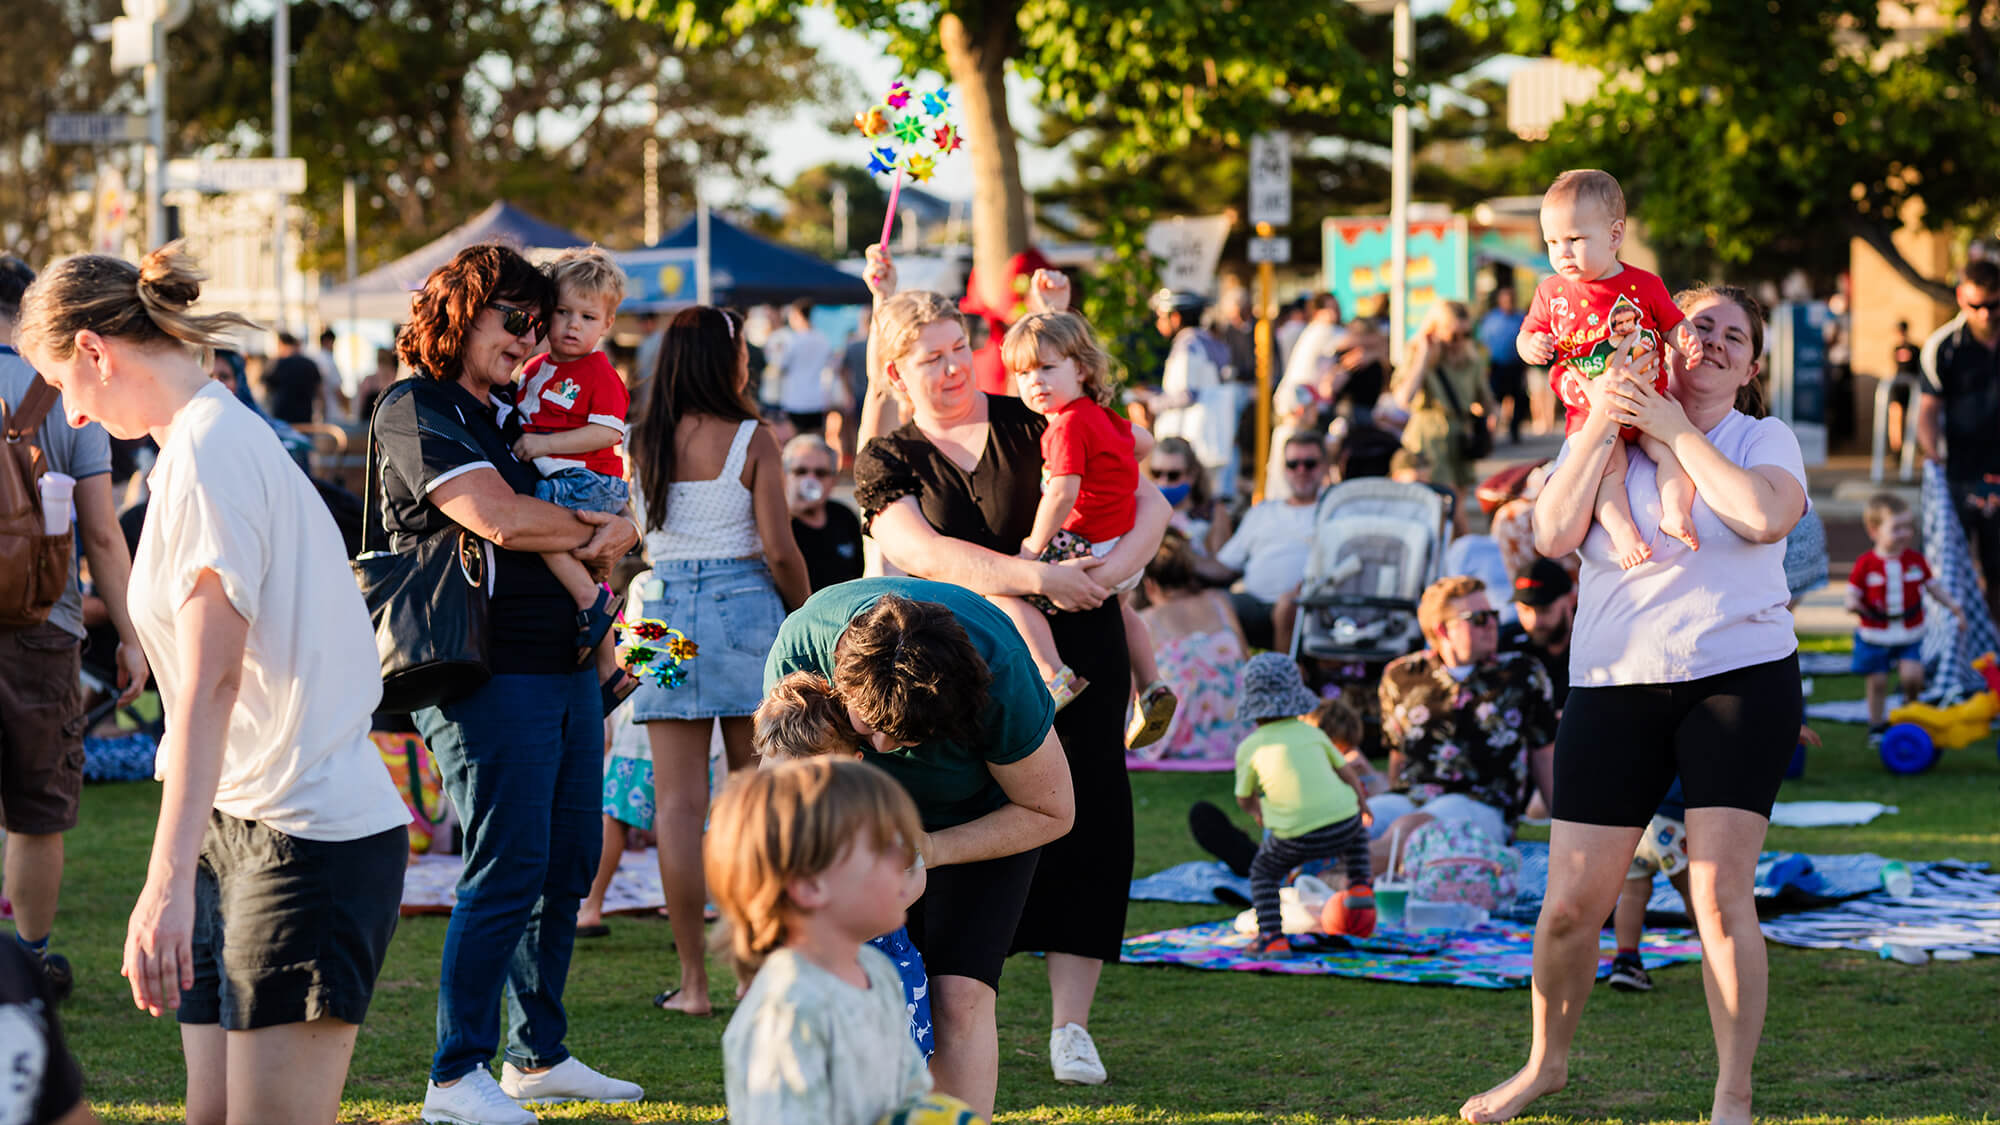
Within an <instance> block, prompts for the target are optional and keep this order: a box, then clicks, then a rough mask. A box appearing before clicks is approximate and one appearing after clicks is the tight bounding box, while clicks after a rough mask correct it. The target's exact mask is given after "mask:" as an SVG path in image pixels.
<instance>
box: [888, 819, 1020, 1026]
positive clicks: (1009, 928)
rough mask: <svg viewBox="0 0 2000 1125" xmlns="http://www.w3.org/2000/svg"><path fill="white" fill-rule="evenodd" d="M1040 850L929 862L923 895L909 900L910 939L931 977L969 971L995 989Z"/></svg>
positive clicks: (976, 978)
mask: <svg viewBox="0 0 2000 1125" xmlns="http://www.w3.org/2000/svg"><path fill="white" fill-rule="evenodd" d="M1041 854H1042V850H1041V849H1040V848H1036V849H1034V850H1033V851H1026V852H1022V853H1021V854H1019V855H1008V856H1001V857H1000V858H999V859H987V860H981V861H980V862H978V863H961V864H955V865H953V866H950V867H934V868H932V869H931V870H930V872H929V880H928V882H926V883H925V885H924V897H922V898H920V899H918V900H917V901H916V902H915V903H914V904H912V905H911V906H910V918H909V927H910V944H912V945H914V946H916V947H917V952H919V953H922V954H923V955H924V971H925V972H927V973H929V974H930V976H931V977H932V978H933V979H935V978H937V977H971V978H972V979H973V980H976V981H979V982H981V983H982V984H984V985H986V986H987V987H988V988H991V989H993V990H994V991H996V992H998V991H999V990H1000V967H1001V966H1002V965H1004V964H1005V963H1006V961H1007V951H1008V950H1009V949H1010V948H1011V947H1012V946H1013V944H1014V929H1015V927H1017V926H1019V925H1020V924H1021V911H1022V909H1023V908H1024V907H1025V906H1026V905H1027V903H1028V885H1029V884H1030V883H1032V882H1033V881H1034V878H1035V862H1036V860H1038V859H1039V858H1040V857H1041Z"/></svg>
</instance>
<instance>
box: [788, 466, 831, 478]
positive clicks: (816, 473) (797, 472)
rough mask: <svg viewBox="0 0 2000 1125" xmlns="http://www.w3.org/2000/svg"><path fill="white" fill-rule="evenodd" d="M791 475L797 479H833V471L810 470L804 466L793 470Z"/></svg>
mask: <svg viewBox="0 0 2000 1125" xmlns="http://www.w3.org/2000/svg"><path fill="white" fill-rule="evenodd" d="M791 474H792V475H793V476H795V477H819V478H820V479H821V480H831V479H832V478H833V470H832V469H808V468H806V467H804V466H802V465H801V466H798V467H796V468H794V469H792V470H791Z"/></svg>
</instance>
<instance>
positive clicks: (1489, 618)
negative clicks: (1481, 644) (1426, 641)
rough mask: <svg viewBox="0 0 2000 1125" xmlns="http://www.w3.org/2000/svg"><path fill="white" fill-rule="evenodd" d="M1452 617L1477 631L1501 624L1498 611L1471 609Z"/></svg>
mask: <svg viewBox="0 0 2000 1125" xmlns="http://www.w3.org/2000/svg"><path fill="white" fill-rule="evenodd" d="M1452 616H1454V617H1456V618H1457V619H1458V620H1460V621H1463V622H1465V623H1466V624H1467V625H1470V626H1472V627H1473V628H1475V629H1478V628H1481V627H1482V626H1486V625H1497V624H1499V623H1500V611H1499V610H1497V609H1469V610H1466V611H1465V612H1464V613H1457V614H1453V615H1452Z"/></svg>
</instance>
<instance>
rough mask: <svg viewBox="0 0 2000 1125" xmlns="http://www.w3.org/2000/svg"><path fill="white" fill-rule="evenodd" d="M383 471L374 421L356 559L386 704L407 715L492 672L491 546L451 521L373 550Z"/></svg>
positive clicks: (474, 686)
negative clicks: (406, 542) (403, 543)
mask: <svg viewBox="0 0 2000 1125" xmlns="http://www.w3.org/2000/svg"><path fill="white" fill-rule="evenodd" d="M404 393H406V394H407V393H409V392H407V391H405V392H404ZM379 474H380V469H379V467H378V465H377V463H376V447H375V432H374V427H373V426H372V425H371V426H370V427H369V433H368V477H367V485H366V487H367V489H368V496H367V501H366V503H365V504H364V506H363V511H362V515H361V553H360V554H359V555H357V556H355V558H354V561H353V562H352V563H351V564H350V565H351V566H353V568H354V580H355V581H356V582H357V583H359V584H360V586H361V597H362V600H364V601H366V602H367V603H368V616H369V618H370V620H372V621H373V622H374V624H375V651H376V653H377V654H378V655H379V656H380V657H381V660H382V706H381V710H383V711H385V712H388V713H390V714H408V713H409V712H412V711H417V710H420V709H422V708H425V707H435V706H437V705H439V704H442V703H449V702H451V701H452V700H454V699H460V698H463V697H465V696H467V695H470V694H471V693H472V692H474V691H476V690H478V688H479V687H480V686H481V685H482V684H484V683H485V682H486V681H487V680H489V679H491V678H492V676H493V672H492V670H491V668H490V667H489V666H488V664H487V651H488V650H487V620H486V615H487V599H488V597H489V596H490V595H491V592H492V575H493V566H494V559H493V547H492V544H490V543H488V542H487V541H486V540H484V539H482V538H480V537H479V536H477V535H474V534H473V533H472V532H470V531H467V530H466V529H465V528H463V527H460V526H458V525H457V524H452V525H450V526H448V527H446V528H445V529H444V530H442V531H438V532H435V533H433V534H432V535H430V536H429V537H428V538H426V539H424V540H422V541H421V542H419V543H418V544H417V545H416V546H414V547H412V548H411V549H409V550H407V551H389V550H383V549H380V548H379V547H377V548H375V549H371V547H370V543H371V542H376V543H378V544H379V541H380V537H381V536H382V535H383V531H382V513H381V502H382V482H381V480H380V475H379ZM371 533H372V535H373V536H375V537H376V538H375V539H373V540H371V538H370V536H371Z"/></svg>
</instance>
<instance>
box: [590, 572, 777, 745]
mask: <svg viewBox="0 0 2000 1125" xmlns="http://www.w3.org/2000/svg"><path fill="white" fill-rule="evenodd" d="M639 600H640V601H641V602H642V603H643V608H642V609H641V611H640V612H642V613H644V614H645V616H647V617H650V618H653V619H655V620H658V621H664V622H666V623H667V624H668V625H670V626H672V627H673V628H676V629H679V630H680V631H681V632H683V633H685V634H687V638H688V639H689V640H691V641H693V642H694V643H695V646H696V649H697V651H696V654H695V658H694V659H693V660H691V661H688V662H687V663H686V664H685V665H683V667H684V668H686V669H687V682H685V683H683V684H681V686H679V687H677V688H663V687H661V686H659V685H658V684H655V683H652V682H651V681H647V682H644V683H642V684H640V685H639V690H637V691H635V692H633V693H632V721H633V722H635V723H650V722H655V721H657V720H660V719H715V718H729V717H736V716H744V715H748V714H750V713H751V712H752V711H755V710H756V709H757V704H758V703H760V702H762V701H763V699H764V660H765V658H766V657H768V656H770V655H771V645H772V644H773V643H775V642H776V641H777V639H778V626H779V625H780V624H782V623H783V622H784V620H785V606H784V603H783V602H780V601H779V600H778V588H777V587H776V586H775V585H773V584H772V582H771V571H770V568H768V567H766V566H765V565H764V560H763V559H695V560H686V561H680V562H671V561H670V562H664V563H655V564H654V565H653V576H652V578H651V579H650V580H649V581H647V582H645V583H644V596H643V597H642V598H640V599H639ZM627 615H628V616H629V615H630V611H629V610H628V611H627Z"/></svg>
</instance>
